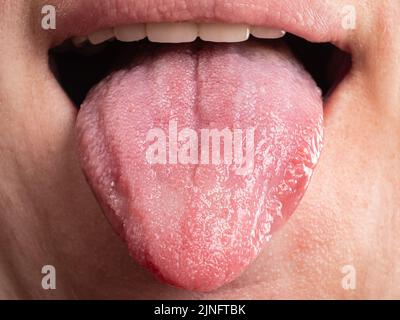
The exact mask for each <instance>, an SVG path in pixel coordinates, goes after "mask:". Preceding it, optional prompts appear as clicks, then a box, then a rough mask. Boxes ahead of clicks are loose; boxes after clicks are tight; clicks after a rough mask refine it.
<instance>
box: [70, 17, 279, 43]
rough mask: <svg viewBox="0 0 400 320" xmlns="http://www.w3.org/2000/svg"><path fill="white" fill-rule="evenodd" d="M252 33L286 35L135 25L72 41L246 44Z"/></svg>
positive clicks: (224, 27)
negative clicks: (146, 40) (146, 39)
mask: <svg viewBox="0 0 400 320" xmlns="http://www.w3.org/2000/svg"><path fill="white" fill-rule="evenodd" d="M250 34H251V35H252V36H254V37H256V38H262V39H277V38H281V37H283V36H284V35H285V31H283V30H279V29H273V28H266V27H258V26H251V27H250V26H247V25H244V24H229V23H200V24H195V23H190V22H165V23H148V24H144V23H136V24H131V25H126V26H119V27H115V28H109V29H103V30H100V31H97V32H94V33H92V34H91V35H89V36H88V37H76V38H73V39H72V42H73V43H74V44H75V45H76V46H80V45H81V44H82V43H83V42H85V41H87V40H88V39H89V41H90V42H91V43H92V44H94V45H96V44H100V43H102V42H105V41H107V40H109V39H111V38H114V37H116V38H117V39H118V40H120V41H124V42H132V41H139V40H142V39H144V38H146V37H148V39H149V41H152V42H159V43H182V42H192V41H195V40H196V38H197V37H200V38H201V39H202V40H203V41H211V42H241V41H246V40H247V39H248V38H249V36H250Z"/></svg>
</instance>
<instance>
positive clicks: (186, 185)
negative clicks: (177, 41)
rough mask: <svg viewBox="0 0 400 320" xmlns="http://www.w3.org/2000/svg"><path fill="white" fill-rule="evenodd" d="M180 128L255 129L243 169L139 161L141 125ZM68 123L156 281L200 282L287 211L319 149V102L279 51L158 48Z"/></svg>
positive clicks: (230, 265) (89, 171)
mask: <svg viewBox="0 0 400 320" xmlns="http://www.w3.org/2000/svg"><path fill="white" fill-rule="evenodd" d="M171 120H174V121H176V124H177V125H178V126H179V128H177V129H176V130H175V131H171V128H170V125H171ZM182 127H185V128H191V129H194V131H196V132H198V131H199V130H200V129H203V128H207V129H218V130H222V129H224V128H229V129H230V130H231V131H233V130H234V129H237V128H241V129H243V130H246V129H248V128H255V131H254V132H255V135H254V141H255V149H254V150H255V151H254V168H253V170H252V171H251V173H249V174H246V175H238V174H236V172H235V170H233V169H232V166H228V165H225V164H219V165H215V164H203V165H201V164H197V165H187V164H185V165H184V164H180V163H177V164H171V163H165V164H156V165H155V164H149V162H148V161H147V160H146V150H148V147H149V142H148V141H146V137H147V134H148V132H149V131H150V130H151V129H154V128H160V129H162V131H163V132H172V133H173V134H174V135H175V134H176V133H177V132H179V131H180V129H182ZM77 132H78V135H77V136H78V143H79V151H80V158H81V163H82V167H83V169H84V172H85V174H86V176H87V177H88V180H89V182H90V184H91V186H92V188H93V190H94V192H95V194H96V195H97V197H98V199H99V202H100V203H101V205H102V207H103V209H104V211H105V212H106V214H107V216H108V218H109V220H110V221H111V223H112V224H113V226H114V227H115V229H116V230H117V231H118V233H119V234H120V235H121V236H122V238H123V239H124V240H125V241H126V243H127V245H128V248H129V251H130V253H131V255H132V256H133V257H134V258H135V259H136V260H137V261H138V262H139V263H140V264H141V265H143V266H144V267H146V268H148V269H149V270H150V271H152V272H153V273H154V274H155V276H156V277H158V278H159V279H161V280H162V281H164V282H167V283H169V284H172V285H174V286H178V287H182V288H185V289H189V290H199V291H210V290H213V289H216V288H218V287H220V286H222V285H223V284H225V283H228V282H229V281H232V280H233V279H235V278H236V277H237V276H238V275H240V273H241V272H243V270H244V269H245V268H246V267H247V266H248V265H249V264H250V263H251V261H253V260H254V259H255V258H256V256H257V255H258V253H259V252H260V250H261V249H262V247H263V245H264V243H265V241H266V240H268V239H269V238H270V236H271V235H272V233H273V232H274V231H275V230H276V229H277V228H278V226H281V225H283V223H284V222H285V221H286V220H287V219H288V218H289V216H290V215H291V214H292V213H293V212H294V210H295V208H296V206H297V204H298V203H299V201H300V199H301V198H302V196H303V195H304V193H305V191H306V188H307V185H308V183H309V181H310V177H311V174H312V172H313V169H314V167H315V165H316V163H317V160H318V158H319V154H320V151H321V147H322V101H321V96H320V91H319V89H318V88H317V87H316V85H315V83H314V82H313V81H312V79H311V78H310V76H309V75H308V74H307V73H306V72H305V71H303V70H302V68H301V66H299V65H298V64H297V63H296V62H295V60H294V59H293V58H292V57H291V56H290V54H289V53H288V52H287V51H286V50H285V49H282V48H280V49H276V48H265V47H261V46H259V45H258V44H254V43H242V44H236V45H209V46H206V47H204V48H201V49H198V48H195V47H193V45H185V46H184V45H181V46H175V47H168V46H165V47H164V49H160V50H159V51H158V52H155V53H153V55H152V56H151V57H147V58H145V59H144V61H143V62H142V63H141V64H140V65H138V66H135V67H132V68H130V69H128V70H123V71H119V72H116V73H114V74H113V75H111V76H110V77H109V78H107V79H106V80H104V81H103V82H102V83H101V84H100V85H98V86H97V88H95V89H94V90H93V91H92V92H91V93H90V95H89V97H88V98H87V99H86V101H85V102H84V104H83V106H82V108H81V110H80V112H79V115H78V120H77ZM169 138H171V137H169Z"/></svg>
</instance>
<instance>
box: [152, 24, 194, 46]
mask: <svg viewBox="0 0 400 320" xmlns="http://www.w3.org/2000/svg"><path fill="white" fill-rule="evenodd" d="M146 30H147V37H148V38H149V40H150V41H152V42H160V43H166V42H169V43H182V42H192V41H194V40H196V38H197V35H198V32H197V25H196V24H195V23H189V22H178V23H148V24H147V26H146Z"/></svg>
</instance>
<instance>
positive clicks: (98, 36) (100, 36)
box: [89, 28, 114, 44]
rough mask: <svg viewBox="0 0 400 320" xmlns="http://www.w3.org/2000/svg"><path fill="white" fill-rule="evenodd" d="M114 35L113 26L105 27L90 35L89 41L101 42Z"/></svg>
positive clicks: (93, 42)
mask: <svg viewBox="0 0 400 320" xmlns="http://www.w3.org/2000/svg"><path fill="white" fill-rule="evenodd" d="M113 37H114V32H113V30H112V29H111V28H110V29H103V30H100V31H97V32H94V33H92V34H91V35H89V41H90V43H92V44H99V43H102V42H104V41H106V40H108V39H111V38H113Z"/></svg>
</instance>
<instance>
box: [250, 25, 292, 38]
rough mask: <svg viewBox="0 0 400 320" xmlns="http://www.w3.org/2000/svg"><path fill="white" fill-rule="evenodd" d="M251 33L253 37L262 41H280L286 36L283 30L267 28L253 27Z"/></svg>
mask: <svg viewBox="0 0 400 320" xmlns="http://www.w3.org/2000/svg"><path fill="white" fill-rule="evenodd" d="M250 32H251V35H252V36H253V37H256V38H261V39H278V38H282V37H283V36H284V35H285V34H286V32H285V31H283V30H279V29H272V28H265V27H251V29H250Z"/></svg>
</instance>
